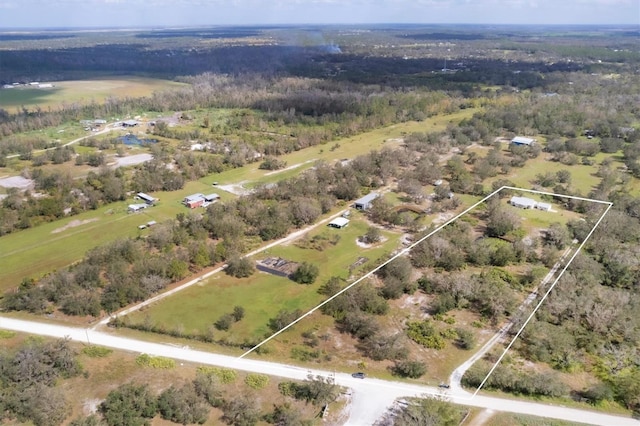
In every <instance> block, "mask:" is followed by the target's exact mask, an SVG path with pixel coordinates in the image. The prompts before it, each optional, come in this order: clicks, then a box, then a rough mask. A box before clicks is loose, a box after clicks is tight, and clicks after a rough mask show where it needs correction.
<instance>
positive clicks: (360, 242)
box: [356, 237, 387, 248]
mask: <svg viewBox="0 0 640 426" xmlns="http://www.w3.org/2000/svg"><path fill="white" fill-rule="evenodd" d="M385 241H387V238H385V237H380V240H379V241H378V242H377V243H375V244H368V243H365V242H364V241H363V240H362V237H358V238H356V244H357V245H358V247H360V248H371V247H373V246H375V245H378V244H382V243H384V242H385Z"/></svg>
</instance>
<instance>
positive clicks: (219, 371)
mask: <svg viewBox="0 0 640 426" xmlns="http://www.w3.org/2000/svg"><path fill="white" fill-rule="evenodd" d="M198 372H199V373H202V374H204V375H207V376H216V377H217V378H218V379H219V380H220V382H221V383H222V384H225V385H228V384H229V383H233V382H235V381H236V378H237V377H238V374H237V373H236V372H235V370H231V369H230V368H221V367H198Z"/></svg>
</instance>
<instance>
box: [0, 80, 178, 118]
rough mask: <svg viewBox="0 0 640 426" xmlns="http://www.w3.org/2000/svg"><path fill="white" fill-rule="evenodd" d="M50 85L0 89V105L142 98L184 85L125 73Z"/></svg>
mask: <svg viewBox="0 0 640 426" xmlns="http://www.w3.org/2000/svg"><path fill="white" fill-rule="evenodd" d="M52 84H54V87H53V88H47V89H38V88H31V87H17V88H14V89H3V90H0V108H3V109H6V110H7V111H9V112H15V111H17V110H19V109H21V108H22V107H23V106H24V107H26V108H28V109H32V108H34V107H36V106H37V107H40V108H42V109H47V108H52V109H56V108H57V107H59V106H61V105H64V104H66V105H70V104H73V103H89V102H97V103H101V102H103V101H104V100H105V99H106V98H108V97H116V98H124V97H132V98H136V97H142V96H148V95H151V94H152V93H153V92H155V91H158V90H164V89H169V88H173V87H186V86H187V85H186V84H184V83H177V82H174V81H169V80H160V79H155V78H142V77H133V76H129V77H126V78H105V79H99V80H74V81H58V82H53V83H52Z"/></svg>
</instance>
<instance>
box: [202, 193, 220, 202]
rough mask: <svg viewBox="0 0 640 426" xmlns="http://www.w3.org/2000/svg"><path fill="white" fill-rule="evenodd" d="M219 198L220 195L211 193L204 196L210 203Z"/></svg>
mask: <svg viewBox="0 0 640 426" xmlns="http://www.w3.org/2000/svg"><path fill="white" fill-rule="evenodd" d="M218 199H220V196H219V195H218V194H209V195H205V196H204V200H205V201H208V202H209V203H212V202H214V201H216V200H218Z"/></svg>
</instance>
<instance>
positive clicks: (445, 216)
mask: <svg viewBox="0 0 640 426" xmlns="http://www.w3.org/2000/svg"><path fill="white" fill-rule="evenodd" d="M452 217H453V213H440V214H438V216H437V217H436V218H435V219H433V223H445V222H446V221H448V220H449V219H451V218H452Z"/></svg>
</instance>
